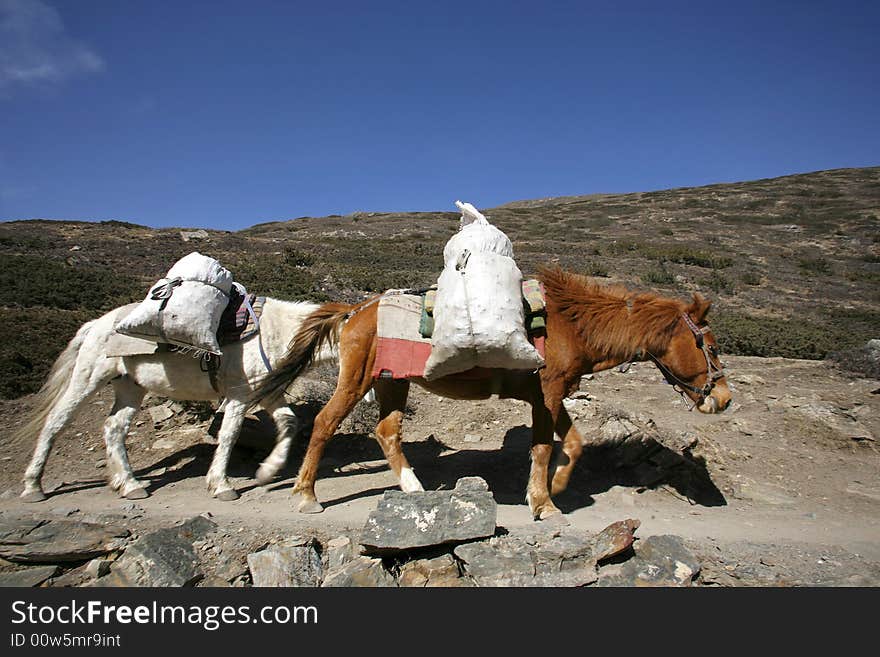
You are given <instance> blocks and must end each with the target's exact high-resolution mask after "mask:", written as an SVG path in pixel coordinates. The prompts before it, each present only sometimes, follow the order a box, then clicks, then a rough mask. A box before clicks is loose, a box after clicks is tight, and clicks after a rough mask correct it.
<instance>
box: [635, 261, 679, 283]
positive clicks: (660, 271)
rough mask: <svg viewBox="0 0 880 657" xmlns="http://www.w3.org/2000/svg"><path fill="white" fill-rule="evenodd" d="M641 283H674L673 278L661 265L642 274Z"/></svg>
mask: <svg viewBox="0 0 880 657" xmlns="http://www.w3.org/2000/svg"><path fill="white" fill-rule="evenodd" d="M642 282H644V283H649V284H653V285H672V284H673V283H675V276H673V275H672V272H671V271H669V270H668V269H666V267H664V266H663V265H660V267H658V268H656V269H649V270H648V271H647V272H645V273H644V274H642Z"/></svg>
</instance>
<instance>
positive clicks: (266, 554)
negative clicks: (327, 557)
mask: <svg viewBox="0 0 880 657" xmlns="http://www.w3.org/2000/svg"><path fill="white" fill-rule="evenodd" d="M318 549H319V543H318V541H317V540H315V539H314V538H308V539H302V538H293V539H288V540H287V541H284V542H283V543H280V544H278V545H276V546H273V547H271V548H267V549H265V550H260V551H259V552H253V553H251V554H249V555H247V562H248V568H249V569H250V571H251V579H252V580H253V583H254V586H261V587H277V586H299V587H302V586H318V585H319V584H320V583H321V579H322V577H323V574H324V572H323V567H322V565H321V554H320V552H319V551H318Z"/></svg>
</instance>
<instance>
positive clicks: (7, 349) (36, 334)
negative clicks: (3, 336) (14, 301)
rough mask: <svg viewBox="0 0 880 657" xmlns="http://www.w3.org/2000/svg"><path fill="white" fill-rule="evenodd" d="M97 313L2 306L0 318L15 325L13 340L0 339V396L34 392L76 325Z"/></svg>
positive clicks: (77, 326) (6, 397)
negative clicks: (0, 374) (17, 337)
mask: <svg viewBox="0 0 880 657" xmlns="http://www.w3.org/2000/svg"><path fill="white" fill-rule="evenodd" d="M97 314H98V313H94V312H89V311H79V310H73V311H71V310H58V309H56V308H2V309H0V321H2V322H3V325H4V326H15V332H16V334H17V335H19V336H21V337H20V339H17V340H3V341H0V372H2V374H3V375H2V377H0V397H2V398H4V399H12V398H15V397H20V396H22V395H27V394H30V393H32V392H36V391H37V390H39V389H40V386H42V385H43V381H44V380H45V378H46V375H47V374H48V373H49V369H50V368H51V367H52V363H54V362H55V359H56V358H57V357H58V354H60V353H61V351H62V350H63V349H64V347H66V346H67V343H68V342H70V339H71V338H72V337H73V336H74V335H75V334H76V332H77V330H78V329H79V327H80V326H82V325H83V324H84V323H85V322H87V321H88V320H90V319H94V318H95V317H96V316H97Z"/></svg>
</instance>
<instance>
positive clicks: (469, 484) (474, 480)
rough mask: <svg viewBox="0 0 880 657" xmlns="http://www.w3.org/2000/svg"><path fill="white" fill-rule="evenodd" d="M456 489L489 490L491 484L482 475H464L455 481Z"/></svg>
mask: <svg viewBox="0 0 880 657" xmlns="http://www.w3.org/2000/svg"><path fill="white" fill-rule="evenodd" d="M455 490H489V484H487V483H486V480H485V479H483V478H482V477H462V478H461V479H459V480H458V481H456V482H455Z"/></svg>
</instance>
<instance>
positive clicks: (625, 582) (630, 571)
mask: <svg viewBox="0 0 880 657" xmlns="http://www.w3.org/2000/svg"><path fill="white" fill-rule="evenodd" d="M635 548H636V556H635V557H633V558H632V559H630V560H629V561H627V562H626V563H624V564H621V565H616V566H611V567H608V568H607V569H605V568H603V569H602V570H601V571H600V573H599V583H598V585H599V586H614V587H620V586H690V584H691V581H692V580H693V578H694V577H696V576H697V574H698V573H699V572H700V562H699V561H697V559H696V557H694V555H693V554H691V552H690V551H689V550H688V549H687V548H686V547H685V545H684V541H683V540H682V539H681V538H680V537H678V536H671V535H663V536H649V537H648V538H646V539H644V540H642V541H639V542H638V543H637V544H636V546H635Z"/></svg>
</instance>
